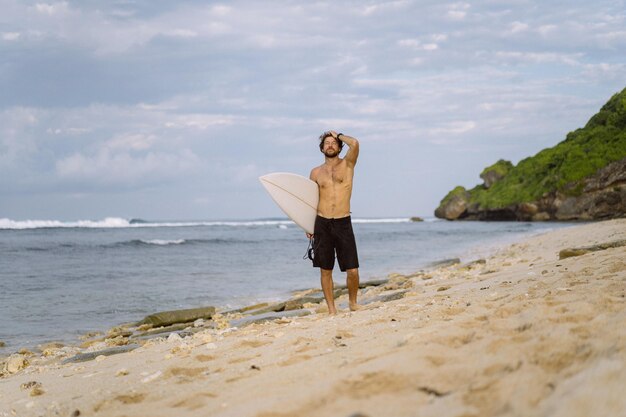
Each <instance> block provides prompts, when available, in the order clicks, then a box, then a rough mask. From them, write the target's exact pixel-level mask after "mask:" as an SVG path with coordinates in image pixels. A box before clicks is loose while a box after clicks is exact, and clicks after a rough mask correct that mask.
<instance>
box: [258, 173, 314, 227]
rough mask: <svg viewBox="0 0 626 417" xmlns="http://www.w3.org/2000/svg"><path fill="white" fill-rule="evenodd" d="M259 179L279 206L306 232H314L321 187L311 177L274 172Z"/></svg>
mask: <svg viewBox="0 0 626 417" xmlns="http://www.w3.org/2000/svg"><path fill="white" fill-rule="evenodd" d="M259 181H261V184H263V187H265V189H266V190H267V192H268V193H269V194H270V197H272V199H273V200H274V202H275V203H276V204H278V207H280V208H281V210H282V211H284V212H285V214H286V215H287V216H289V218H290V219H291V220H293V221H294V222H295V223H296V224H297V225H298V226H300V227H301V228H303V229H304V230H305V231H306V232H308V233H311V234H313V228H314V226H315V216H317V203H318V202H319V198H320V196H319V188H318V186H317V184H316V183H315V182H313V181H311V180H310V179H308V178H306V177H303V176H302V175H298V174H291V173H289V172H274V173H272V174H267V175H263V176H261V177H259Z"/></svg>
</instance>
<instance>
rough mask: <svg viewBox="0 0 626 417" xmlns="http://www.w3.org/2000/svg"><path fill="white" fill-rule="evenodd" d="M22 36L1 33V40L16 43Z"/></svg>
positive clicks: (14, 33)
mask: <svg viewBox="0 0 626 417" xmlns="http://www.w3.org/2000/svg"><path fill="white" fill-rule="evenodd" d="M20 36H22V34H21V33H20V32H3V33H2V40H3V41H16V40H18V39H19V38H20Z"/></svg>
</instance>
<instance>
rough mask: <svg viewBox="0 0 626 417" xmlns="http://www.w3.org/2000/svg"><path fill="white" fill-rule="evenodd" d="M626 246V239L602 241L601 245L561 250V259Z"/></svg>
mask: <svg viewBox="0 0 626 417" xmlns="http://www.w3.org/2000/svg"><path fill="white" fill-rule="evenodd" d="M622 246H626V240H616V241H613V242H608V243H601V244H599V245H593V246H586V247H582V248H568V249H563V250H561V251H560V252H559V259H565V258H571V257H573V256H581V255H584V254H586V253H589V252H597V251H601V250H606V249H611V248H619V247H622Z"/></svg>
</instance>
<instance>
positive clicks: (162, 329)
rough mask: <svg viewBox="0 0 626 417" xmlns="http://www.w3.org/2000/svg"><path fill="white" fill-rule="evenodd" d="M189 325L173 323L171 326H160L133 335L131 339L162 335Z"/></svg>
mask: <svg viewBox="0 0 626 417" xmlns="http://www.w3.org/2000/svg"><path fill="white" fill-rule="evenodd" d="M188 327H189V323H181V324H173V325H171V326H165V327H158V328H156V329H152V330H148V331H146V332H143V333H139V334H135V335H132V336H131V337H130V339H131V340H133V339H142V338H146V336H155V335H160V334H163V333H172V332H176V331H179V330H184V329H186V328H188Z"/></svg>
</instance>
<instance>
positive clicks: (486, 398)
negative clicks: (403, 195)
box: [0, 219, 626, 417]
mask: <svg viewBox="0 0 626 417" xmlns="http://www.w3.org/2000/svg"><path fill="white" fill-rule="evenodd" d="M624 239H626V219H621V220H611V221H606V222H599V223H589V224H584V225H580V226H576V227H573V228H567V229H562V230H558V231H555V232H549V233H546V234H543V235H540V236H535V237H532V238H529V239H526V240H524V241H522V242H518V243H516V244H514V245H511V246H508V247H504V248H501V249H500V250H499V251H498V252H497V253H496V254H495V255H493V256H492V257H490V258H488V259H486V260H485V262H481V263H475V264H471V265H460V264H458V265H452V266H448V267H442V268H438V269H435V270H432V271H426V272H424V271H421V272H420V271H416V273H415V274H411V275H398V274H395V275H391V276H390V280H389V282H388V283H386V284H385V285H382V286H378V287H371V288H367V289H364V290H361V294H360V300H361V301H362V302H363V303H364V305H363V308H362V310H359V311H357V312H349V311H348V309H347V296H342V297H341V298H339V300H338V307H339V309H340V313H339V314H338V315H337V316H332V317H331V316H328V315H327V314H325V312H324V309H325V308H324V306H323V303H322V304H313V305H308V306H306V307H309V308H310V309H311V310H312V311H315V313H314V314H311V315H308V316H305V317H286V318H282V319H275V320H272V321H268V322H264V323H258V324H251V325H248V326H245V327H241V328H232V327H226V325H224V326H218V328H214V329H204V330H201V331H198V332H196V333H194V334H193V335H189V336H188V337H184V338H181V337H179V336H178V335H172V336H169V338H167V339H165V338H161V339H151V340H149V341H147V342H146V343H145V344H144V345H143V346H141V347H139V348H137V349H135V350H133V351H131V352H127V353H121V354H117V355H112V356H98V357H96V358H95V359H93V360H90V361H86V362H80V363H67V364H61V361H62V360H63V359H66V358H67V356H68V355H69V352H68V351H67V350H63V349H54V348H50V349H49V350H48V351H47V352H45V353H46V355H47V356H41V355H33V356H29V355H22V356H23V358H22V359H24V360H27V361H28V362H29V364H28V366H26V367H25V368H24V369H21V370H19V371H17V372H15V373H13V374H11V375H8V374H7V373H6V372H5V376H4V377H3V378H2V379H0V416H14V415H16V416H40V415H43V416H48V415H49V416H57V415H58V416H78V415H94V416H128V417H130V416H209V415H210V416H256V417H286V416H316V417H321V416H333V417H334V416H345V417H349V416H351V417H356V416H371V417H374V416H398V417H401V416H417V415H419V416H437V417H441V416H455V417H461V416H463V417H469V416H476V417H478V416H519V415H524V416H526V415H533V416H551V417H552V416H590V415H597V416H600V415H602V416H605V415H606V416H618V415H624V413H625V411H624V410H626V396H625V395H624V394H623V392H624V387H625V386H626V298H625V297H626V246H620V245H617V247H613V248H611V247H609V248H606V249H602V250H597V251H593V252H589V253H586V254H583V255H580V256H574V257H569V258H565V259H559V252H560V251H561V250H562V249H565V248H573V247H586V246H591V245H597V244H602V243H609V242H614V241H620V240H624ZM220 327H221V328H220ZM4 366H5V369H6V366H8V364H5V365H4ZM13 366H16V367H19V366H17V365H16V364H15V363H13Z"/></svg>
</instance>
